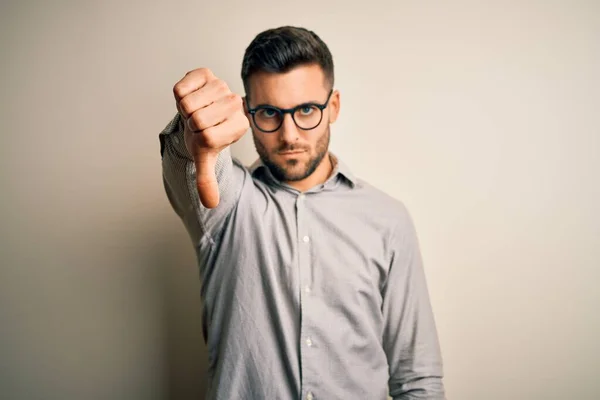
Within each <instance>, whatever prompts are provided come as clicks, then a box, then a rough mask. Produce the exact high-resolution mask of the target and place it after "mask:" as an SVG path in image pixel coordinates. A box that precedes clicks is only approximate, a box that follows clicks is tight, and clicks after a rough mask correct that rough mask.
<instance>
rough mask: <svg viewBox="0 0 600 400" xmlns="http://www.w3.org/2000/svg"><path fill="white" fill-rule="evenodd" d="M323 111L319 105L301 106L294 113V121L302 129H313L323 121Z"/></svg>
mask: <svg viewBox="0 0 600 400" xmlns="http://www.w3.org/2000/svg"><path fill="white" fill-rule="evenodd" d="M322 113H323V112H322V111H321V109H320V108H319V107H317V106H312V105H308V106H305V107H300V108H299V109H297V110H296V112H295V113H294V121H296V124H297V125H298V127H300V128H302V129H313V128H316V127H317V125H319V123H320V122H321V116H322Z"/></svg>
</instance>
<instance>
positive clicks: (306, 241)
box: [302, 236, 310, 243]
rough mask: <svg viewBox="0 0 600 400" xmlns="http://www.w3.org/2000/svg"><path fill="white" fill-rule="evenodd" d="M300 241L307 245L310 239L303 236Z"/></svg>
mask: <svg viewBox="0 0 600 400" xmlns="http://www.w3.org/2000/svg"><path fill="white" fill-rule="evenodd" d="M302 240H304V243H308V242H309V241H310V238H309V237H308V236H304V237H303V238H302Z"/></svg>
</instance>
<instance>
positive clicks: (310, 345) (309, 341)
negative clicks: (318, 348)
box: [306, 338, 312, 347]
mask: <svg viewBox="0 0 600 400" xmlns="http://www.w3.org/2000/svg"><path fill="white" fill-rule="evenodd" d="M306 345H307V346H308V347H312V340H310V338H308V339H306Z"/></svg>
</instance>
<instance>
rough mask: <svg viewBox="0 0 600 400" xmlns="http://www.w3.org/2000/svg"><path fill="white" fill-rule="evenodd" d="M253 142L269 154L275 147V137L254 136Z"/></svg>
mask: <svg viewBox="0 0 600 400" xmlns="http://www.w3.org/2000/svg"><path fill="white" fill-rule="evenodd" d="M254 142H255V143H256V144H257V145H258V146H260V147H261V148H263V149H264V150H265V151H267V152H269V153H270V152H271V151H272V150H273V149H274V148H275V147H276V146H277V140H276V138H275V135H268V136H267V135H263V134H258V135H257V134H254Z"/></svg>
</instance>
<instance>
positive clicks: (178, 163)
mask: <svg viewBox="0 0 600 400" xmlns="http://www.w3.org/2000/svg"><path fill="white" fill-rule="evenodd" d="M159 139H160V148H161V156H162V173H163V174H162V175H163V184H164V188H165V191H166V193H167V197H168V199H169V202H170V204H171V206H172V207H173V209H174V210H175V212H176V213H177V215H178V216H179V217H180V218H181V220H182V221H183V223H184V225H185V227H186V229H187V231H188V233H189V235H190V237H191V238H192V241H193V242H194V244H196V245H197V244H198V243H199V242H200V240H201V239H202V238H203V237H205V236H207V237H208V239H209V240H211V239H212V236H213V235H215V234H216V233H217V231H218V229H219V227H220V225H221V223H222V221H223V220H224V219H225V218H226V217H227V216H228V215H229V213H230V211H231V210H232V209H233V208H234V207H235V205H236V203H237V200H238V199H239V196H240V192H241V187H242V183H243V179H244V174H243V171H242V170H241V169H240V167H238V166H236V165H234V163H233V160H232V158H231V154H230V148H229V147H225V148H224V149H223V150H221V151H220V152H219V156H218V158H217V162H216V164H215V175H216V178H217V184H218V188H219V197H220V202H219V205H218V206H217V207H215V208H206V207H204V206H203V205H202V203H201V202H200V199H199V195H198V189H197V181H196V165H195V162H194V159H193V157H192V155H191V154H190V152H189V151H188V149H187V147H186V145H185V141H184V129H183V119H182V118H181V116H180V115H179V114H177V115H176V116H175V117H174V118H173V119H172V120H171V121H170V122H169V124H168V125H167V126H166V127H165V129H164V130H163V131H162V132H161V133H160V135H159Z"/></svg>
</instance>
